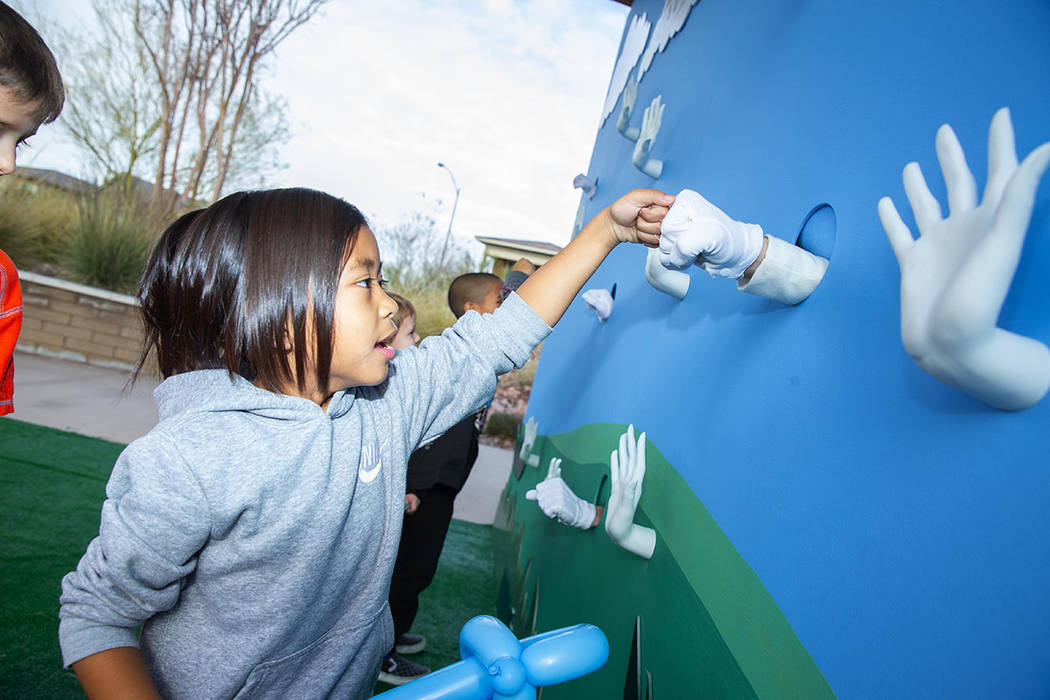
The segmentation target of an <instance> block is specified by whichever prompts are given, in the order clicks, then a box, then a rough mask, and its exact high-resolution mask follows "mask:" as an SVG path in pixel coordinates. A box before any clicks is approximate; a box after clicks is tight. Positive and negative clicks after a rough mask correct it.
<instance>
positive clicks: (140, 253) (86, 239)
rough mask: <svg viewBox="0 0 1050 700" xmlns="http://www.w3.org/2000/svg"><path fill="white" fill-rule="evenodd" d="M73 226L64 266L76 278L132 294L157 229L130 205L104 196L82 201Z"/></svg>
mask: <svg viewBox="0 0 1050 700" xmlns="http://www.w3.org/2000/svg"><path fill="white" fill-rule="evenodd" d="M79 214H80V215H79V218H78V219H77V221H76V222H75V223H74V225H73V231H72V234H71V236H70V240H69V248H68V250H67V255H66V260H65V268H66V269H67V271H68V273H69V276H70V277H72V278H73V279H74V280H75V281H77V282H81V283H83V284H89V285H91V286H93V287H101V288H103V289H109V290H112V291H114V292H121V293H123V294H134V293H135V290H136V288H137V287H138V282H139V278H140V277H141V276H142V270H143V269H144V267H145V265H146V258H147V256H148V255H149V251H150V246H151V245H152V243H153V240H154V238H155V231H156V230H157V227H156V225H155V224H154V222H152V221H150V219H149V217H148V216H146V215H145V214H144V213H142V212H141V211H139V210H138V209H136V208H135V207H133V206H130V205H125V204H120V203H117V202H115V201H113V200H111V199H109V198H106V197H101V196H100V197H95V198H92V199H89V200H85V201H84V202H83V203H82V204H81V207H80V212H79Z"/></svg>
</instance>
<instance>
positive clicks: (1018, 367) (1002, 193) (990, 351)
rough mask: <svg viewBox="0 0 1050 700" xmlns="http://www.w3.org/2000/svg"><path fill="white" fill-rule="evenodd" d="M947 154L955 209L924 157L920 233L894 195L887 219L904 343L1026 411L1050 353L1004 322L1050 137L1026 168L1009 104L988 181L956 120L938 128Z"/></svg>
mask: <svg viewBox="0 0 1050 700" xmlns="http://www.w3.org/2000/svg"><path fill="white" fill-rule="evenodd" d="M936 147H937V159H938V161H939V162H940V165H941V172H942V173H943V175H944V182H945V185H946V186H947V191H948V207H949V214H948V217H947V218H941V207H940V204H939V203H938V202H937V200H936V199H935V198H934V197H933V195H932V194H930V191H929V189H928V188H927V186H926V181H925V179H924V178H923V175H922V171H921V170H920V168H919V165H918V163H909V164H908V165H907V166H906V167H905V168H904V191H905V194H907V196H908V202H909V203H910V204H911V208H912V212H913V213H914V214H915V223H916V225H917V226H918V229H919V234H920V235H919V238H918V239H913V238H912V234H911V231H910V230H909V229H908V227H907V226H906V225H905V224H904V222H903V221H902V220H901V217H900V214H898V213H897V209H896V207H894V205H893V201H892V200H890V198H889V197H883V198H882V199H881V200H879V218H880V220H881V221H882V226H883V228H884V229H885V230H886V235H887V237H888V238H889V240H890V245H891V246H892V247H893V252H894V253H895V254H896V256H897V262H898V263H899V264H900V270H901V341H902V343H903V345H904V349H905V350H907V352H908V354H909V355H911V357H912V359H914V360H915V362H916V363H918V365H919V366H920V367H922V368H923V369H924V370H926V371H927V372H929V373H930V374H931V375H933V376H934V377H936V378H937V379H939V380H941V381H943V382H945V383H946V384H950V385H951V386H954V387H956V388H958V389H961V390H963V391H965V392H967V393H969V394H971V395H973V396H975V397H977V398H978V399H981V400H982V401H984V402H985V403H988V404H989V405H991V406H994V407H996V408H1001V409H1006V410H1019V409H1022V408H1028V407H1029V406H1031V405H1033V404H1035V403H1036V402H1038V401H1039V400H1040V399H1041V398H1042V397H1043V396H1044V395H1045V394H1046V391H1047V388H1048V387H1050V351H1048V349H1047V347H1046V345H1044V344H1043V343H1040V342H1039V341H1037V340H1034V339H1032V338H1027V337H1025V336H1021V335H1017V334H1015V333H1011V332H1010V331H1006V330H1003V329H1001V328H998V327H996V322H997V320H998V317H999V311H1000V309H1001V308H1002V305H1003V301H1004V299H1005V298H1006V294H1007V292H1008V291H1009V288H1010V283H1011V281H1012V279H1013V275H1014V272H1015V271H1016V269H1017V263H1018V261H1019V259H1020V256H1021V248H1022V246H1023V244H1024V238H1025V234H1026V232H1027V229H1028V223H1029V221H1030V219H1031V216H1032V207H1033V205H1034V201H1035V192H1036V188H1037V187H1038V185H1039V179H1040V178H1041V177H1042V175H1043V172H1044V171H1045V170H1046V168H1047V164H1048V162H1050V143H1046V144H1043V145H1042V146H1040V147H1039V148H1037V149H1035V150H1034V151H1032V152H1031V153H1030V154H1029V155H1028V157H1027V158H1025V160H1024V162H1022V163H1021V164H1020V166H1018V164H1017V154H1016V150H1015V147H1014V132H1013V126H1012V125H1011V123H1010V113H1009V111H1008V110H1007V109H1005V108H1004V109H1000V110H999V111H998V112H996V114H995V117H993V119H992V125H991V128H990V129H989V134H988V182H987V184H986V185H985V189H984V198H983V200H982V201H981V203H980V204H979V205H978V204H977V184H976V182H975V181H974V177H973V175H972V174H971V172H970V169H969V167H967V164H966V159H965V156H964V155H963V150H962V147H961V146H960V145H959V141H958V139H957V138H956V136H955V132H953V131H952V129H951V127H950V126H948V125H947V124H945V125H943V126H942V127H941V128H940V129H939V130H938V131H937V139H936Z"/></svg>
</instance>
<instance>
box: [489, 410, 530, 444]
mask: <svg viewBox="0 0 1050 700" xmlns="http://www.w3.org/2000/svg"><path fill="white" fill-rule="evenodd" d="M519 428H521V417H520V416H516V415H514V414H513V413H490V414H489V419H488V423H486V424H485V434H486V435H499V436H501V437H507V438H511V439H515V438H517V437H518V430H519Z"/></svg>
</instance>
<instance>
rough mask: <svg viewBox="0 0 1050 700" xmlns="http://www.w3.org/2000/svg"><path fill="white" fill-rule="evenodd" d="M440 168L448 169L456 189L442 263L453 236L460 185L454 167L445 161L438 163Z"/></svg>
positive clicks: (442, 251)
mask: <svg viewBox="0 0 1050 700" xmlns="http://www.w3.org/2000/svg"><path fill="white" fill-rule="evenodd" d="M438 167H439V168H444V169H445V170H447V171H448V176H449V177H450V178H452V186H453V187H454V188H455V189H456V199H455V200H454V201H453V202H452V216H450V217H448V233H446V234H445V245H444V246H442V248H441V264H442V265H444V264H445V253H446V252H448V241H449V238H451V237H452V220H453V219H455V218H456V205H458V204H459V185H457V184H456V176H455V175H453V174H452V169H451V168H449V167H448V166H447V165H445V164H444V163H438Z"/></svg>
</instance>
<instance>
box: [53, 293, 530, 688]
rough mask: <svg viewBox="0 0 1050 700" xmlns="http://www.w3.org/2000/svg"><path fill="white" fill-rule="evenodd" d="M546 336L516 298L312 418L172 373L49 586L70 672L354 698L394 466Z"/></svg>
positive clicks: (375, 629) (407, 353)
mask: <svg viewBox="0 0 1050 700" xmlns="http://www.w3.org/2000/svg"><path fill="white" fill-rule="evenodd" d="M549 331H550V328H549V327H548V326H547V325H546V324H545V323H544V322H543V321H542V320H541V319H540V318H539V317H538V316H537V315H536V314H535V313H534V312H533V311H532V310H531V309H530V308H529V307H528V306H527V305H526V304H525V303H524V302H523V301H522V300H521V299H520V298H518V297H517V296H516V295H512V296H511V297H510V298H508V299H507V301H506V302H504V304H503V306H502V307H501V308H500V309H499V310H497V311H496V313H495V314H491V315H484V316H482V315H479V314H477V313H475V312H470V313H468V314H466V315H465V316H463V318H461V319H460V320H459V321H458V322H457V323H456V325H455V326H453V327H452V328H450V329H448V330H446V331H445V332H444V333H442V335H441V336H440V337H431V338H427V339H426V340H425V341H423V343H422V345H421V346H420V347H419V348H409V349H407V350H403V351H400V352H399V353H398V355H397V357H396V358H395V360H394V361H393V362H392V363H391V365H390V372H389V376H388V378H387V380H386V381H385V382H384V383H383V384H381V385H379V386H377V387H358V388H354V389H350V390H347V391H344V392H339V393H337V394H336V395H335V396H334V397H333V398H332V400H331V401H330V402H329V405H328V408H327V410H322V409H321V407H320V406H318V405H317V404H316V403H314V402H312V401H309V400H307V399H303V398H298V397H293V396H286V395H282V394H275V393H272V392H269V391H265V390H263V389H259V388H257V387H255V386H253V385H252V384H251V383H250V382H248V381H247V380H245V379H243V378H241V377H235V378H234V379H233V380H232V381H231V379H230V377H229V375H228V374H227V373H226V372H225V371H224V370H201V371H196V372H187V373H185V374H179V375H175V376H173V377H169V378H168V379H167V380H165V381H164V382H163V383H162V384H161V385H160V386H158V387H157V389H156V391H155V394H154V395H155V398H156V401H157V406H158V412H159V416H160V421H159V423H158V424H157V426H156V427H155V428H154V429H153V430H151V431H150V432H149V433H148V434H147V435H145V436H144V437H142V438H140V439H138V440H136V441H134V442H133V443H131V444H130V445H128V447H127V449H125V450H124V452H123V453H122V454H121V456H120V457H119V459H118V460H117V463H116V465H115V466H114V468H113V472H112V474H111V476H110V479H109V483H108V485H107V487H106V497H107V498H106V501H105V502H104V503H103V505H102V520H101V525H100V527H99V536H98V537H96V538H95V539H94V540H92V542H91V543H90V544H89V545H88V548H87V552H86V553H85V554H84V557H83V558H82V559H81V560H80V564H79V565H78V566H77V569H76V571H73V572H71V573H69V574H67V575H66V576H65V578H63V579H62V596H61V604H62V607H61V610H60V611H59V617H60V618H61V622H60V625H59V641H60V643H61V647H62V657H63V662H64V663H65V665H66V666H68V665H70V664H72V663H73V662H75V661H78V660H80V659H82V658H84V657H86V656H89V655H91V654H94V653H97V652H100V651H103V650H106V649H110V648H115V647H125V646H130V647H139V648H140V649H141V651H142V654H143V656H144V658H145V661H146V664H147V666H148V667H149V669H150V671H151V673H152V675H153V679H154V681H155V682H156V683H157V685H158V687H159V689H160V692H161V694H162V695H163V696H165V697H173V698H193V699H194V700H197V699H200V698H229V697H253V698H255V697H272V698H311V697H327V696H329V695H334V696H337V697H341V698H364V697H368V696H369V695H370V694H371V691H372V687H373V685H374V684H375V681H376V677H377V674H378V670H379V662H380V660H381V659H382V656H383V654H384V653H385V652H386V651H387V650H389V649H390V647H391V646H392V645H393V627H392V624H391V621H390V612H389V609H388V607H387V589H388V587H389V585H390V575H391V571H392V569H393V566H394V559H395V557H396V556H397V549H398V541H399V538H400V534H401V521H402V517H403V513H404V494H405V469H406V464H407V463H408V457H409V455H410V454H411V453H412V450H413V449H415V447H416V446H417V445H418V444H420V443H421V442H425V441H428V440H431V439H433V438H435V437H437V436H438V435H440V434H441V433H442V432H443V431H444V430H446V429H447V428H449V427H450V426H452V425H453V424H455V423H456V422H458V421H459V420H460V419H461V418H463V416H465V415H467V414H468V413H470V412H472V411H475V410H477V409H478V408H480V407H481V406H482V405H483V404H484V403H485V402H486V401H487V400H488V399H489V398H490V397H491V396H492V393H493V391H494V390H495V388H496V377H497V375H499V374H502V373H504V372H507V371H509V370H510V369H511V368H512V367H520V366H521V365H522V364H524V363H525V361H526V360H527V359H528V357H529V351H530V350H531V349H532V348H533V347H534V346H535V345H536V344H537V343H539V342H540V341H541V340H542V339H543V338H544V337H545V336H546V334H547V333H548V332H549ZM139 625H142V632H141V637H140V636H139V635H138V634H137V633H136V630H137V628H138V626H139Z"/></svg>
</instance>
